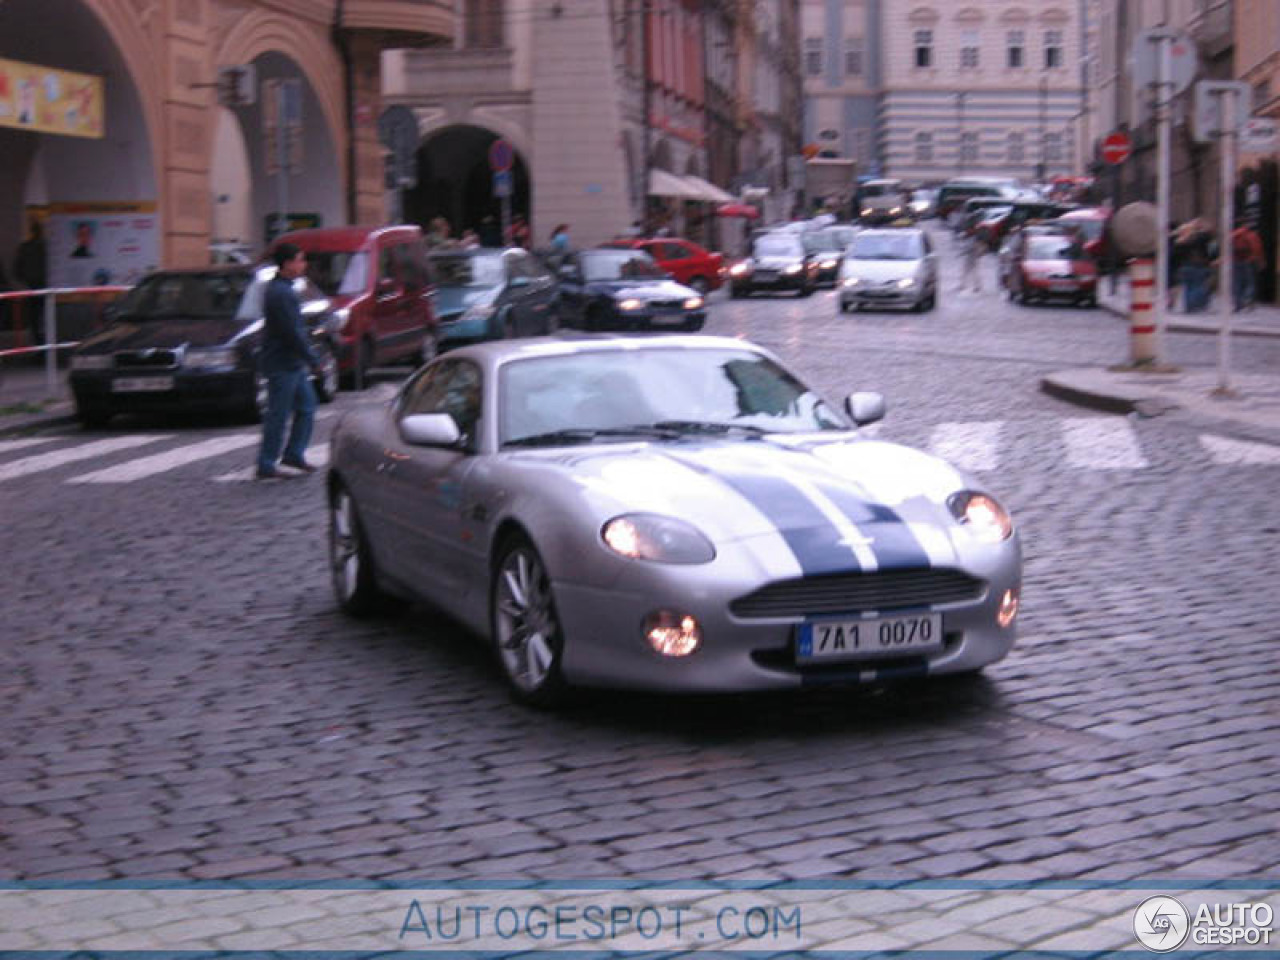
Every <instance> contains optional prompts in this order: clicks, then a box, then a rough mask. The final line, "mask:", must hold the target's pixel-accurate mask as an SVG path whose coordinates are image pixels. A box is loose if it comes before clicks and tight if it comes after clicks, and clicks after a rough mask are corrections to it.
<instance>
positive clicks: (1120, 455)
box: [1062, 417, 1149, 470]
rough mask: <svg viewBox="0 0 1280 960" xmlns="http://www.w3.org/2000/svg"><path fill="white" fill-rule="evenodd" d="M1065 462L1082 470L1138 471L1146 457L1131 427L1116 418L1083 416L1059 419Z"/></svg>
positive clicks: (1123, 420) (1145, 463) (1144, 462)
mask: <svg viewBox="0 0 1280 960" xmlns="http://www.w3.org/2000/svg"><path fill="white" fill-rule="evenodd" d="M1062 437H1063V441H1064V442H1065V443H1066V447H1067V451H1066V452H1067V463H1069V464H1070V465H1071V466H1073V467H1078V468H1080V469H1082V470H1141V469H1143V468H1144V467H1147V466H1148V465H1149V464H1148V463H1147V460H1146V458H1145V457H1144V456H1143V455H1142V449H1141V448H1140V447H1139V446H1138V438H1137V437H1136V436H1135V435H1134V432H1133V426H1132V425H1131V424H1130V423H1129V421H1128V420H1125V419H1123V418H1120V417H1084V418H1071V419H1067V420H1063V421H1062Z"/></svg>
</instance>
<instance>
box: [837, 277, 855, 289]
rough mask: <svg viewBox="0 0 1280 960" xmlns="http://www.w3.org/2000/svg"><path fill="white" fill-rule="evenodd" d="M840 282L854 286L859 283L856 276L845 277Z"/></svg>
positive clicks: (847, 285)
mask: <svg viewBox="0 0 1280 960" xmlns="http://www.w3.org/2000/svg"><path fill="white" fill-rule="evenodd" d="M841 283H843V284H844V285H845V286H846V287H856V286H857V285H858V283H859V280H858V278H857V277H845V278H844V280H842V281H841Z"/></svg>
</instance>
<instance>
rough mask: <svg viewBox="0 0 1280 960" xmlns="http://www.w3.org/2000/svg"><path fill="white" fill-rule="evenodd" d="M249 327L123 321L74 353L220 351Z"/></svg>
mask: <svg viewBox="0 0 1280 960" xmlns="http://www.w3.org/2000/svg"><path fill="white" fill-rule="evenodd" d="M251 326H252V325H250V324H246V323H245V322H244V321H242V320H236V319H234V318H232V317H173V318H168V317H166V318H164V319H160V320H130V319H128V318H127V317H126V318H124V319H121V320H117V321H116V322H115V323H113V324H112V325H111V326H109V327H107V329H105V330H103V331H101V332H100V333H95V334H94V335H93V336H91V337H89V338H88V339H87V340H85V341H84V342H83V343H81V344H80V346H79V348H78V349H77V351H76V352H77V353H82V354H83V353H113V352H114V351H116V350H145V349H147V348H152V347H154V348H156V349H159V350H172V349H174V348H176V347H219V346H223V345H225V344H229V343H232V342H233V341H235V340H237V339H239V338H240V337H241V336H243V335H244V334H245V333H247V332H248V331H249V329H250V327H251Z"/></svg>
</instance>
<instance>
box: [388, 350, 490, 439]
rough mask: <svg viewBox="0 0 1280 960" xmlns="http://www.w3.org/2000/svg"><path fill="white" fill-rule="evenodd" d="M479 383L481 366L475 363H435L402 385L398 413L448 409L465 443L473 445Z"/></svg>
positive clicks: (404, 415) (406, 414) (430, 411)
mask: <svg viewBox="0 0 1280 960" xmlns="http://www.w3.org/2000/svg"><path fill="white" fill-rule="evenodd" d="M480 386H481V377H480V368H479V367H477V366H476V365H475V364H474V363H471V362H470V361H468V360H455V361H453V362H446V363H440V364H437V365H436V366H434V367H432V368H431V369H430V370H429V371H426V372H425V373H424V374H423V375H422V376H420V377H419V378H418V380H415V381H413V382H412V383H411V384H409V386H408V387H407V388H406V389H405V392H404V395H403V398H402V400H401V403H400V410H399V415H400V416H401V417H407V416H410V415H412V414H416V413H447V414H449V416H451V417H453V420H454V423H456V424H457V425H458V430H459V431H460V432H461V433H462V434H463V436H464V437H465V438H466V441H467V445H468V447H473V446H474V440H475V429H476V424H477V423H478V422H479V420H480V398H481V391H480Z"/></svg>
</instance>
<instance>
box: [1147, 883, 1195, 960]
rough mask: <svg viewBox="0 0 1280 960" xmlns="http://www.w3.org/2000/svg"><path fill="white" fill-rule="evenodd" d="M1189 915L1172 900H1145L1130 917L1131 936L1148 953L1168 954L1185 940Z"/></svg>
mask: <svg viewBox="0 0 1280 960" xmlns="http://www.w3.org/2000/svg"><path fill="white" fill-rule="evenodd" d="M1190 929H1191V915H1190V914H1189V913H1187V908H1186V907H1184V906H1183V905H1182V904H1181V903H1179V902H1178V901H1177V900H1175V899H1174V898H1173V897H1163V896H1161V897H1147V899H1145V900H1143V901H1142V903H1140V904H1138V909H1137V912H1136V913H1134V915H1133V933H1134V935H1135V936H1136V937H1137V938H1138V942H1139V943H1141V944H1142V945H1143V946H1144V947H1146V948H1147V949H1148V950H1152V951H1154V952H1156V953H1168V952H1169V951H1170V950H1177V949H1178V947H1180V946H1182V942H1183V941H1184V940H1186V939H1187V931H1188V930H1190Z"/></svg>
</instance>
